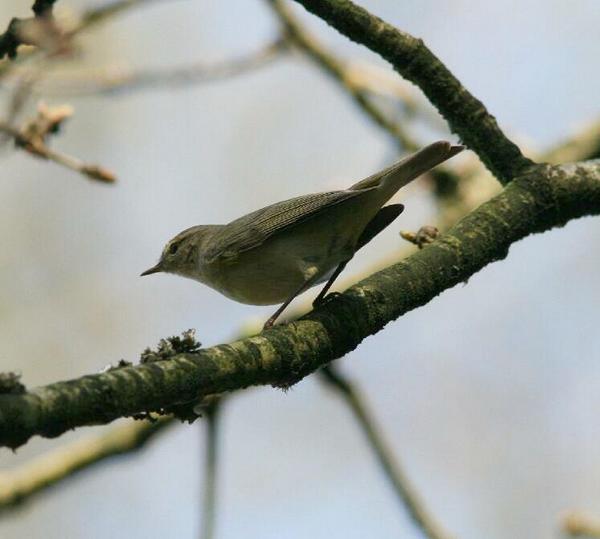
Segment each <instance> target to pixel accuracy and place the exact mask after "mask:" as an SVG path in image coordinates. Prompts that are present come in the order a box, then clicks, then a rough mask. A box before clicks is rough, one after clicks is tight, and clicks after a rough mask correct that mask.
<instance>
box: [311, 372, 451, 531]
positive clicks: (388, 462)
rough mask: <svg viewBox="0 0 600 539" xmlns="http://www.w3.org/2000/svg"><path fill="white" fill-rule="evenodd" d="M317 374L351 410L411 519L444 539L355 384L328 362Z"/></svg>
mask: <svg viewBox="0 0 600 539" xmlns="http://www.w3.org/2000/svg"><path fill="white" fill-rule="evenodd" d="M319 373H320V374H321V378H322V380H323V381H325V382H326V383H327V384H329V386H330V387H332V388H333V389H335V390H336V391H338V393H339V394H340V396H341V397H342V398H343V399H344V401H345V403H346V404H347V405H348V407H349V408H350V409H351V410H352V413H353V414H354V417H355V418H356V420H357V422H358V424H359V425H360V427H361V429H362V431H363V432H364V434H365V436H366V437H367V441H368V443H369V445H370V447H371V449H372V450H373V452H374V453H375V455H376V456H377V460H378V461H379V464H380V466H381V468H382V470H383V472H384V473H385V475H386V477H387V478H388V480H389V481H390V483H391V485H392V487H393V488H394V491H395V492H396V494H397V495H398V498H399V499H400V501H401V502H402V504H403V506H404V507H405V508H406V509H407V510H408V513H409V515H410V517H411V518H412V520H413V522H414V523H415V524H416V525H417V526H418V527H419V528H420V529H421V531H422V532H423V534H424V535H425V536H426V537H428V538H429V539H448V538H449V537H450V536H449V535H448V534H447V533H446V532H445V531H443V530H442V529H441V527H440V526H439V524H438V523H437V522H435V520H434V518H433V516H432V515H431V514H430V513H429V512H428V511H427V510H426V509H425V507H424V506H423V504H422V502H421V501H420V500H419V497H418V495H417V494H416V492H415V491H414V489H413V487H412V485H411V484H410V482H409V481H408V479H407V478H406V476H405V475H404V472H403V471H402V470H401V469H400V466H399V465H398V463H397V462H394V459H393V457H392V453H391V451H390V450H389V448H388V447H387V446H386V444H385V442H384V440H383V437H382V435H381V433H380V432H379V431H378V429H377V427H376V426H375V420H374V418H373V416H372V415H371V413H370V412H369V410H368V409H367V406H366V404H365V402H364V400H363V398H362V396H361V394H360V392H359V391H358V390H357V389H356V387H355V385H354V384H352V383H351V382H350V381H349V380H348V379H347V378H346V377H344V376H343V375H341V374H340V372H339V370H337V369H336V368H335V367H333V366H331V365H329V366H327V367H324V368H323V369H321V370H320V371H319Z"/></svg>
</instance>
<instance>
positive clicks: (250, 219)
mask: <svg viewBox="0 0 600 539" xmlns="http://www.w3.org/2000/svg"><path fill="white" fill-rule="evenodd" d="M367 191H370V189H362V190H353V191H329V192H326V193H315V194H312V195H304V196H300V197H296V198H291V199H289V200H284V201H283V202H278V203H276V204H273V205H271V206H267V207H266V208H263V209H261V210H257V211H255V212H252V213H249V214H248V215H244V216H243V217H240V218H239V219H236V220H235V221H232V222H231V223H229V224H228V225H225V226H224V227H223V228H222V229H221V230H220V231H219V232H218V233H217V234H215V237H214V238H213V241H211V245H209V246H207V248H206V249H205V251H204V253H203V256H204V258H205V259H206V261H207V262H210V261H212V260H215V259H216V258H233V257H235V256H237V255H238V254H239V253H242V252H244V251H248V250H249V249H253V248H254V247H257V246H259V245H261V244H262V243H263V242H264V241H265V240H266V239H267V238H270V237H271V236H273V235H274V234H277V233H279V232H281V231H282V230H285V229H286V228H288V227H290V226H293V225H296V224H298V223H301V222H303V221H305V220H307V219H309V218H311V217H314V216H315V215H317V214H319V213H321V212H322V211H323V210H325V209H327V208H330V207H331V206H333V205H335V204H339V203H341V202H344V201H346V200H349V199H351V198H354V197H356V196H359V195H361V194H364V193H365V192H367Z"/></svg>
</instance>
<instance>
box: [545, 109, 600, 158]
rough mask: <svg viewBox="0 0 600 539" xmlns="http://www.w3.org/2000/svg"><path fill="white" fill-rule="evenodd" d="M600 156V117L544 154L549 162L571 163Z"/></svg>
mask: <svg viewBox="0 0 600 539" xmlns="http://www.w3.org/2000/svg"><path fill="white" fill-rule="evenodd" d="M599 157H600V119H596V121H595V122H592V123H591V124H589V125H588V126H586V127H584V128H583V129H581V130H580V131H579V132H577V133H575V134H574V135H573V136H572V137H570V138H568V139H567V140H565V141H563V142H561V143H560V144H559V145H558V146H556V147H555V148H552V149H551V150H550V151H548V152H546V153H545V154H544V155H543V159H544V161H547V162H548V163H570V162H573V161H582V160H584V159H597V158H599Z"/></svg>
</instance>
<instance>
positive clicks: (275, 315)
mask: <svg viewBox="0 0 600 539" xmlns="http://www.w3.org/2000/svg"><path fill="white" fill-rule="evenodd" d="M336 271H337V270H336ZM317 277H318V273H316V271H315V274H314V275H313V276H312V277H309V278H308V279H307V280H306V281H304V283H302V286H301V287H300V288H298V290H296V291H295V292H294V293H293V294H292V295H291V296H290V297H289V298H288V299H287V300H286V301H285V303H284V304H283V305H282V306H281V307H279V309H277V310H276V311H275V312H274V313H273V315H272V316H271V317H270V318H269V319H268V320H267V321H266V322H265V325H264V326H263V331H264V330H265V329H269V328H270V327H273V324H274V323H275V320H277V319H278V318H279V315H280V314H281V313H282V312H283V311H285V308H286V307H287V306H288V305H289V304H290V303H292V301H294V298H296V296H299V295H300V294H302V292H304V291H305V290H306V289H307V288H310V287H311V286H312V285H313V283H314V282H315V280H316V279H317Z"/></svg>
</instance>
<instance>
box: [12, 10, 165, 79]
mask: <svg viewBox="0 0 600 539" xmlns="http://www.w3.org/2000/svg"><path fill="white" fill-rule="evenodd" d="M156 1H159V0H113V1H112V2H110V3H108V4H105V5H103V6H100V7H96V8H92V9H89V10H87V11H85V12H84V13H83V15H82V16H81V18H80V20H79V22H78V23H77V25H76V26H75V27H74V28H72V29H71V30H68V31H66V32H61V37H62V39H64V40H65V41H70V40H72V39H73V37H75V36H76V35H78V34H79V33H81V32H83V31H85V30H89V29H91V28H93V27H94V26H96V25H98V24H100V23H103V22H106V21H107V20H109V19H110V18H112V17H113V16H115V15H118V14H120V13H123V12H125V11H126V10H127V9H129V8H132V7H136V6H138V5H148V4H151V3H154V2H156ZM28 20H29V21H30V22H35V21H32V20H31V19H28ZM20 23H21V21H20V20H19V19H13V20H12V21H11V23H10V24H12V25H13V27H12V28H11V26H10V25H9V28H8V29H7V32H5V33H4V34H1V35H0V59H1V58H2V53H5V54H6V53H8V52H10V51H11V50H13V49H11V47H14V55H12V56H11V58H12V60H11V61H9V60H0V78H2V77H5V76H6V75H7V74H8V73H9V72H10V71H11V70H12V69H13V68H14V66H15V65H17V64H18V63H20V62H22V61H24V60H28V59H30V58H35V57H37V52H38V50H37V48H30V49H26V50H23V51H22V52H19V55H18V56H16V47H18V45H19V44H20V43H22V41H21V40H19V42H18V43H16V44H14V43H12V42H10V35H11V33H10V32H13V33H14V32H16V31H18V29H19V25H20ZM53 24H55V23H54V22H53ZM21 26H22V25H21ZM56 30H58V29H56ZM3 36H7V37H6V38H5V39H7V40H8V42H6V43H3V42H2V37H3ZM7 47H8V48H7Z"/></svg>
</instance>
